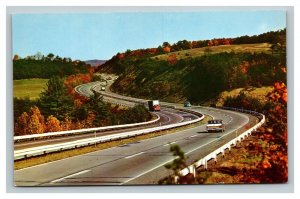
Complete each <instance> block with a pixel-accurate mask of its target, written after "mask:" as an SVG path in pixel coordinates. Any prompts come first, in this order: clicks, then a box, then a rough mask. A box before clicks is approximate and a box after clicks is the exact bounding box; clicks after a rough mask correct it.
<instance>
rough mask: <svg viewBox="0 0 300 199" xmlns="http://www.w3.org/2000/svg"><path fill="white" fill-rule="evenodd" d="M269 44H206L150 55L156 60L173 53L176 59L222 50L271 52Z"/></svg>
mask: <svg viewBox="0 0 300 199" xmlns="http://www.w3.org/2000/svg"><path fill="white" fill-rule="evenodd" d="M271 46H272V45H271V44H269V43H256V44H238V45H220V46H208V47H202V48H194V49H188V50H181V51H176V52H170V53H166V54H162V55H157V56H154V57H152V58H153V59H156V60H168V59H169V58H170V56H172V55H174V56H176V58H177V59H187V58H195V57H201V56H203V55H208V54H216V53H222V52H228V53H230V52H235V53H239V52H243V53H244V52H249V53H261V52H264V53H269V54H271V53H272V49H271Z"/></svg>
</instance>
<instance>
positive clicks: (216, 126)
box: [206, 120, 225, 132]
mask: <svg viewBox="0 0 300 199" xmlns="http://www.w3.org/2000/svg"><path fill="white" fill-rule="evenodd" d="M206 131H207V132H210V131H221V132H224V131H225V125H224V124H223V120H209V121H208V122H207V125H206Z"/></svg>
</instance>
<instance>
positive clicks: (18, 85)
mask: <svg viewBox="0 0 300 199" xmlns="http://www.w3.org/2000/svg"><path fill="white" fill-rule="evenodd" d="M47 82H48V79H39V78H32V79H21V80H14V97H17V98H26V97H28V98H29V99H30V100H34V99H37V98H39V94H40V93H41V92H42V91H43V89H44V88H46V84H47Z"/></svg>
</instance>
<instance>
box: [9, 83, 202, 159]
mask: <svg viewBox="0 0 300 199" xmlns="http://www.w3.org/2000/svg"><path fill="white" fill-rule="evenodd" d="M96 83H99V82H96ZM88 84H92V85H93V84H95V82H92V83H88ZM81 86H82V85H79V86H77V87H75V91H76V92H79V93H80V91H79V89H80V87H81ZM95 86H97V85H94V86H92V87H91V88H90V89H93V88H94V87H95ZM108 96H109V97H113V98H120V99H122V100H125V101H130V102H135V103H143V101H144V100H141V99H134V98H131V99H126V98H128V97H125V98H121V97H118V96H114V95H108ZM184 111H186V110H184ZM186 112H193V113H194V114H196V115H201V117H200V118H198V119H195V120H191V121H186V122H181V123H176V124H169V125H165V126H159V127H154V128H147V129H142V130H136V131H131V132H124V133H118V134H113V135H107V136H101V137H95V138H87V139H81V140H76V141H71V142H66V143H62V144H53V145H47V146H40V147H33V148H29V149H22V150H16V151H14V159H15V160H19V159H23V158H26V157H31V156H37V155H42V154H46V153H51V152H56V151H62V150H67V149H72V148H78V147H83V146H88V145H92V144H96V143H101V142H107V141H112V140H118V139H123V138H128V137H133V136H138V135H142V134H147V133H152V132H156V131H162V130H167V129H172V128H176V127H180V126H186V125H189V124H192V123H196V122H198V121H201V120H203V118H204V115H202V114H200V113H199V112H196V111H191V110H189V111H186ZM157 116H158V115H157ZM159 119H160V117H159V116H158V118H157V119H155V120H152V121H148V122H142V123H135V124H125V125H117V126H108V127H98V128H89V129H80V130H71V131H62V132H52V133H44V134H38V135H27V136H16V137H17V138H16V140H21V139H31V138H35V137H46V136H54V135H67V134H74V133H84V132H94V131H100V130H109V129H116V128H126V127H132V126H138V125H145V124H150V123H154V122H157V121H158V120H159ZM14 140H15V138H14Z"/></svg>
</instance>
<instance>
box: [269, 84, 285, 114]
mask: <svg viewBox="0 0 300 199" xmlns="http://www.w3.org/2000/svg"><path fill="white" fill-rule="evenodd" d="M267 97H268V98H269V100H271V101H274V102H279V104H280V105H284V106H286V104H287V101H288V96H287V88H286V85H285V84H284V83H283V82H276V83H275V84H274V89H273V91H272V92H271V93H269V94H268V95H267ZM277 109H278V108H277Z"/></svg>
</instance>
